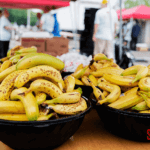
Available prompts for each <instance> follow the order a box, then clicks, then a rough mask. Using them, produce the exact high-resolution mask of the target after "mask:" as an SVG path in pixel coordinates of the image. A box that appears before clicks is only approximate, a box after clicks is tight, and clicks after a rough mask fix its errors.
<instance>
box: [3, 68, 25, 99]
mask: <svg viewBox="0 0 150 150" xmlns="http://www.w3.org/2000/svg"><path fill="white" fill-rule="evenodd" d="M22 72H23V70H18V71H14V72H12V73H11V74H9V75H8V76H7V77H6V78H5V79H4V80H3V81H2V83H1V84H0V101H6V100H8V99H9V97H10V93H11V92H12V90H13V89H14V82H15V79H16V78H17V76H18V75H19V74H20V73H22Z"/></svg>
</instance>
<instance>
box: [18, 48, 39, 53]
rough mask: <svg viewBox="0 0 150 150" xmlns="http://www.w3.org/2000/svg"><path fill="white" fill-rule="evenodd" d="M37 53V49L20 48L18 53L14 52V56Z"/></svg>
mask: <svg viewBox="0 0 150 150" xmlns="http://www.w3.org/2000/svg"><path fill="white" fill-rule="evenodd" d="M36 52H37V47H35V46H31V47H28V48H22V49H20V50H18V51H15V54H22V53H36Z"/></svg>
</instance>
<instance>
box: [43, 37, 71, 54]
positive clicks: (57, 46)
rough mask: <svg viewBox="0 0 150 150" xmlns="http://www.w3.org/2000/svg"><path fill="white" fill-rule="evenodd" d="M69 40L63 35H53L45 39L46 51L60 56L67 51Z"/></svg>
mask: <svg viewBox="0 0 150 150" xmlns="http://www.w3.org/2000/svg"><path fill="white" fill-rule="evenodd" d="M68 45H69V40H68V39H67V38H64V37H53V38H50V39H47V41H46V53H49V54H51V55H53V56H57V55H58V56H60V55H62V54H65V53H67V52H68V49H69V48H68Z"/></svg>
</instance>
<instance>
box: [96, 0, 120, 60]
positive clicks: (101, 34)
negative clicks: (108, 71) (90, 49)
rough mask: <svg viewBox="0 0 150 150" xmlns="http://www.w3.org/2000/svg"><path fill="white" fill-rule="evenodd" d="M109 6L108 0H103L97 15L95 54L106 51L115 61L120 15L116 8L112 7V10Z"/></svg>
mask: <svg viewBox="0 0 150 150" xmlns="http://www.w3.org/2000/svg"><path fill="white" fill-rule="evenodd" d="M107 6H108V1H107V0H103V1H102V3H101V9H100V10H98V11H97V12H96V15H95V21H94V33H93V41H94V42H95V43H94V55H95V54H97V53H104V54H105V55H107V57H108V58H113V59H114V61H115V52H114V45H113V39H114V37H115V35H116V29H117V23H118V16H117V13H116V11H115V10H114V9H111V12H110V9H109V8H108V7H107ZM110 17H111V19H110ZM110 20H111V21H110Z"/></svg>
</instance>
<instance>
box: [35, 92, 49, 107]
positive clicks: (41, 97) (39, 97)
mask: <svg viewBox="0 0 150 150" xmlns="http://www.w3.org/2000/svg"><path fill="white" fill-rule="evenodd" d="M46 97H47V95H46V93H44V92H35V99H36V101H37V104H38V105H40V104H42V103H43V102H44V101H45V100H46Z"/></svg>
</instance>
